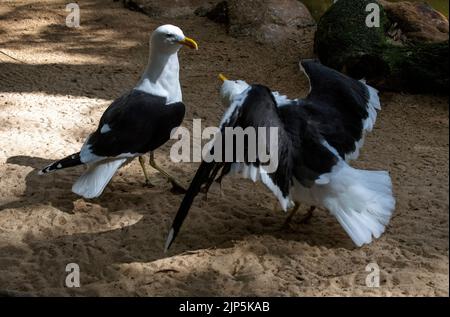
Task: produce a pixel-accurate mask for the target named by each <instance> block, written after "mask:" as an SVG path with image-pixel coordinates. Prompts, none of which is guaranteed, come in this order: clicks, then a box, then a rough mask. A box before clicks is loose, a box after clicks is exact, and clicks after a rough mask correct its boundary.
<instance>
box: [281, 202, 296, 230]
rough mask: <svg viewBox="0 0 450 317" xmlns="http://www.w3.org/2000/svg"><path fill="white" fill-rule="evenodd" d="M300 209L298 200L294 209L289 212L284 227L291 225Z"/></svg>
mask: <svg viewBox="0 0 450 317" xmlns="http://www.w3.org/2000/svg"><path fill="white" fill-rule="evenodd" d="M299 209H300V204H299V203H298V202H296V203H295V206H294V208H292V210H291V211H290V212H289V215H288V217H287V218H286V220H285V221H284V224H283V226H282V228H288V227H290V226H291V221H292V219H293V218H294V216H295V214H296V213H297V211H298V210H299Z"/></svg>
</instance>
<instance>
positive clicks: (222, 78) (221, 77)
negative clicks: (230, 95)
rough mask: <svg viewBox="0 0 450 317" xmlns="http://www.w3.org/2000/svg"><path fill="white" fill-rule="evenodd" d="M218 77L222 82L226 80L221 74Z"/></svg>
mask: <svg viewBox="0 0 450 317" xmlns="http://www.w3.org/2000/svg"><path fill="white" fill-rule="evenodd" d="M219 79H220V80H221V81H222V82H225V81H227V80H228V78H226V77H225V76H224V75H223V74H219Z"/></svg>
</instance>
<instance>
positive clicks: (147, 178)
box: [139, 156, 154, 187]
mask: <svg viewBox="0 0 450 317" xmlns="http://www.w3.org/2000/svg"><path fill="white" fill-rule="evenodd" d="M139 163H140V164H141V167H142V171H143V172H144V177H145V186H148V187H154V186H153V184H152V183H151V182H150V178H149V177H148V173H147V168H146V167H145V160H144V158H143V157H142V156H139Z"/></svg>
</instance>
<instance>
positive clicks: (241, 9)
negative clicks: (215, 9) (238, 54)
mask: <svg viewBox="0 0 450 317" xmlns="http://www.w3.org/2000/svg"><path fill="white" fill-rule="evenodd" d="M227 2H228V14H229V32H230V35H232V36H234V37H245V36H251V37H254V38H255V39H256V40H257V41H258V42H261V43H264V44H275V45H277V44H280V43H286V42H288V41H291V40H294V41H295V40H297V39H299V38H300V37H301V36H302V35H303V32H301V29H302V28H307V27H315V25H316V23H315V21H314V19H313V17H312V16H311V14H310V12H309V11H308V9H307V8H306V7H305V5H303V4H302V3H301V2H300V1H298V0H246V1H241V0H228V1H227Z"/></svg>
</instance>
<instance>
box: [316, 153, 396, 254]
mask: <svg viewBox="0 0 450 317" xmlns="http://www.w3.org/2000/svg"><path fill="white" fill-rule="evenodd" d="M309 191H310V193H307V194H310V195H312V197H314V199H313V200H315V201H320V202H321V204H322V205H323V206H324V207H325V208H327V209H328V210H329V211H330V212H331V214H333V215H334V216H335V217H336V219H337V220H338V221H339V223H340V224H341V226H342V227H343V228H344V230H345V231H346V232H347V234H348V235H349V236H350V238H351V239H352V240H353V242H354V243H355V244H356V245H357V246H362V245H364V244H369V243H371V242H372V239H373V237H375V238H376V239H378V238H379V237H380V236H381V235H382V234H383V233H384V231H385V227H386V226H387V225H388V223H389V221H390V219H391V216H392V213H393V212H394V209H395V199H394V197H393V194H392V183H391V178H390V176H389V173H388V172H386V171H365V170H359V169H355V168H352V167H351V166H349V165H348V164H347V163H345V162H343V161H341V162H340V163H339V164H338V165H337V166H335V167H334V169H333V171H332V172H331V173H330V174H329V178H328V182H325V183H324V184H320V185H315V186H314V187H313V188H312V189H310V190H309Z"/></svg>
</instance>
